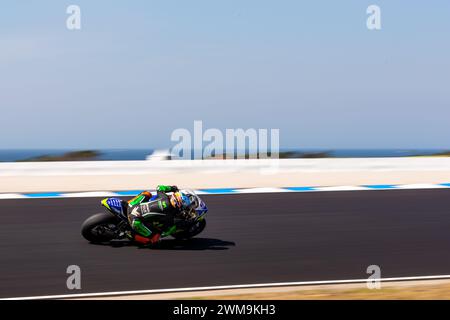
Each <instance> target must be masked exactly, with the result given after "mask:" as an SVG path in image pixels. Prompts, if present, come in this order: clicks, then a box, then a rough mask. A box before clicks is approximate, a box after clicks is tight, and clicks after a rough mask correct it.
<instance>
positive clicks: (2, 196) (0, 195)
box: [0, 193, 27, 199]
mask: <svg viewBox="0 0 450 320" xmlns="http://www.w3.org/2000/svg"><path fill="white" fill-rule="evenodd" d="M23 198H27V197H25V196H24V195H23V194H18V193H0V199H23Z"/></svg>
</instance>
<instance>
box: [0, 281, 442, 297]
mask: <svg viewBox="0 0 450 320" xmlns="http://www.w3.org/2000/svg"><path fill="white" fill-rule="evenodd" d="M443 279H450V275H436V276H415V277H395V278H380V279H350V280H325V281H299V282H273V283H258V284H238V285H228V286H209V287H191V288H173V289H153V290H133V291H113V292H95V293H80V294H62V295H49V296H31V297H14V298H1V299H0V300H43V299H68V298H69V299H70V298H72V299H74V298H89V297H108V296H125V295H138V294H156V293H175V292H189V291H207V290H227V289H251V288H268V287H288V286H309V285H326V284H346V283H366V282H368V281H370V282H373V281H374V280H379V281H380V282H392V281H414V280H443Z"/></svg>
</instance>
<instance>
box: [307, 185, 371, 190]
mask: <svg viewBox="0 0 450 320" xmlns="http://www.w3.org/2000/svg"><path fill="white" fill-rule="evenodd" d="M314 189H316V190H315V191H359V190H373V189H370V188H367V187H362V186H336V187H316V188H314Z"/></svg>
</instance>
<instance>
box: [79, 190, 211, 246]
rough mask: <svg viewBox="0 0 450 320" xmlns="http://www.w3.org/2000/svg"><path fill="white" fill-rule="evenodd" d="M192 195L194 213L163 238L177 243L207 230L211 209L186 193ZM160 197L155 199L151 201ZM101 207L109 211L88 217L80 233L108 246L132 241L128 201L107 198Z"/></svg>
mask: <svg viewBox="0 0 450 320" xmlns="http://www.w3.org/2000/svg"><path fill="white" fill-rule="evenodd" d="M185 192H186V193H188V194H190V195H191V201H193V203H194V206H193V210H191V211H190V212H189V214H186V215H185V219H183V220H182V221H181V222H179V223H176V224H175V226H176V229H175V231H174V232H171V233H170V234H169V233H167V232H162V234H161V238H165V237H168V236H169V235H170V236H172V237H173V238H175V239H177V240H187V239H191V238H193V237H195V236H196V235H198V234H200V233H201V232H202V231H203V230H204V229H205V227H206V219H205V216H206V213H207V212H208V208H207V206H206V204H205V202H204V201H203V200H202V199H200V197H199V196H198V195H197V194H195V192H194V191H192V190H185ZM156 197H157V196H153V197H152V198H151V199H150V201H152V200H154V199H155V198H156ZM101 205H102V206H103V207H105V208H106V209H107V211H106V212H101V213H97V214H94V215H92V216H90V217H89V218H87V219H86V220H85V221H84V222H83V224H82V226H81V234H82V235H83V237H84V238H85V239H86V240H88V241H90V242H92V243H105V242H110V241H112V240H124V239H130V238H131V237H130V235H131V234H133V232H134V231H133V230H132V228H131V226H130V224H129V222H128V217H127V212H128V202H127V201H125V200H122V199H118V198H106V199H103V200H102V201H101Z"/></svg>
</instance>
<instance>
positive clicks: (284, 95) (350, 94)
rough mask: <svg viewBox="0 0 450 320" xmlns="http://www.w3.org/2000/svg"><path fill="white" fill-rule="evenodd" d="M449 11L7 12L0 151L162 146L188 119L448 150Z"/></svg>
mask: <svg viewBox="0 0 450 320" xmlns="http://www.w3.org/2000/svg"><path fill="white" fill-rule="evenodd" d="M70 4H77V5H79V6H80V8H81V14H82V17H81V23H82V29H81V30H79V31H69V30H67V29H66V19H67V17H68V15H67V14H66V8H67V6H68V5H70ZM370 4H377V5H379V6H380V7H381V14H382V30H380V31H369V30H368V29H367V28H366V18H367V15H366V8H367V7H368V6H369V5H370ZM449 14H450V2H449V1H444V0H442V1H430V2H424V1H420V2H419V1H414V2H413V3H412V1H376V0H372V1H362V0H346V1H332V0H329V1H321V0H318V1H287V0H285V1H262V0H258V1H256V0H255V1H253V0H246V1H230V0H227V1H218V0H216V1H211V0H203V1H199V0H190V1H181V0H178V1H173V0H165V1H148V0H147V1H128V2H125V1H99V0H97V1H75V0H73V1H56V0H55V1H12V0H8V1H2V8H1V10H0V117H1V118H2V121H1V123H2V125H1V126H0V149H11V148H161V147H171V146H173V144H174V143H173V142H171V141H170V135H171V132H172V131H173V130H175V129H177V128H187V129H189V130H192V129H193V121H194V120H203V126H204V128H205V129H206V128H219V129H225V128H268V129H270V128H278V129H280V142H281V147H284V148H302V147H303V148H327V149H328V148H450V139H449V137H450V90H449V80H450V79H449V77H450V59H449V57H450V43H449V41H448V38H449V34H450V19H449V16H450V15H449Z"/></svg>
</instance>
